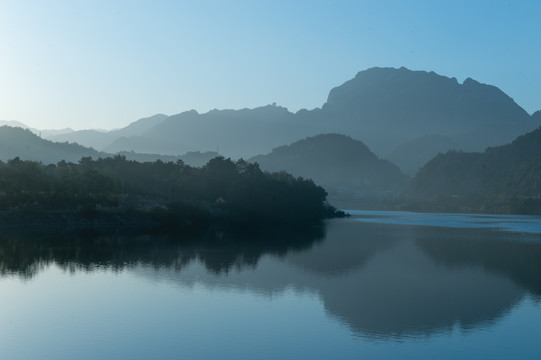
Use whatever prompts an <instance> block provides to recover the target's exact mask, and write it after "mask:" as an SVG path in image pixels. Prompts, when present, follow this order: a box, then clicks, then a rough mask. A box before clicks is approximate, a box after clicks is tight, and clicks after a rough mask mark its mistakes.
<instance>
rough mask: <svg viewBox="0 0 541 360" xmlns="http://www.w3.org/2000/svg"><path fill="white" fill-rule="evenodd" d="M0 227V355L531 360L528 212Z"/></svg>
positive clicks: (536, 276)
mask: <svg viewBox="0 0 541 360" xmlns="http://www.w3.org/2000/svg"><path fill="white" fill-rule="evenodd" d="M350 213H351V214H352V216H351V217H349V218H346V219H336V220H330V221H327V222H326V223H325V226H323V227H316V228H310V229H306V230H304V231H302V232H301V231H298V230H287V229H282V230H276V231H272V232H268V231H267V232H262V233H258V234H242V235H241V234H230V233H224V232H220V231H214V232H211V234H208V235H205V236H200V237H195V238H191V237H189V238H188V237H183V236H180V235H171V234H158V235H136V234H132V235H130V234H117V235H110V234H109V235H107V234H105V235H104V234H101V235H100V234H60V235H47V234H39V233H32V234H25V235H20V234H14V233H6V232H4V233H2V235H0V359H14V360H19V359H20V360H24V359H42V360H43V359H55V360H59V359H149V358H154V359H180V358H182V359H212V358H216V359H218V358H219V359H255V358H258V359H303V358H305V359H331V358H336V359H360V358H367V359H393V358H401V359H408V358H411V359H434V358H437V359H510V358H520V359H540V358H541V345H540V342H539V339H540V334H541V218H540V217H534V216H497V215H464V214H416V213H407V212H375V211H374V212H370V211H350Z"/></svg>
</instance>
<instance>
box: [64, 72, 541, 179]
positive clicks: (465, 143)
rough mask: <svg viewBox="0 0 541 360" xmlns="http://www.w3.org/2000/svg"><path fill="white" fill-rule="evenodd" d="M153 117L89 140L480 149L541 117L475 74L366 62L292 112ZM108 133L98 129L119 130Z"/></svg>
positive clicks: (222, 147) (151, 148)
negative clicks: (320, 137)
mask: <svg viewBox="0 0 541 360" xmlns="http://www.w3.org/2000/svg"><path fill="white" fill-rule="evenodd" d="M151 124H152V122H150V123H149V124H148V125H149V126H148V127H147V128H145V129H146V131H141V130H139V131H138V133H135V132H131V133H128V134H123V135H122V137H121V138H118V137H117V138H115V139H114V140H113V141H111V145H109V146H106V147H103V148H100V147H99V146H97V145H98V144H97V143H96V144H94V145H96V147H97V148H100V149H104V150H106V151H109V152H118V151H131V150H133V151H135V152H146V153H149V152H150V153H163V154H180V153H184V152H186V151H209V150H216V151H218V152H220V153H222V154H224V155H225V156H231V157H234V158H238V157H249V156H252V155H253V154H262V153H267V152H269V151H271V150H272V149H273V148H275V147H277V146H280V145H282V144H286V143H291V142H293V141H296V140H298V139H300V138H304V137H307V136H314V135H317V134H321V133H342V134H347V135H349V136H352V137H354V138H356V139H360V140H361V141H363V142H364V143H365V144H367V146H369V147H370V149H372V151H374V152H375V153H376V154H378V155H379V156H384V155H387V154H389V153H391V152H392V151H393V150H395V148H396V147H397V146H399V145H401V144H404V143H406V142H411V141H415V140H416V139H419V138H422V137H423V136H425V135H440V136H445V137H448V138H449V139H451V141H452V142H454V143H455V144H456V147H457V148H459V149H462V150H467V151H483V150H484V149H485V148H486V147H488V146H497V145H501V144H505V143H507V142H510V141H512V139H514V138H515V137H517V136H519V135H521V134H524V133H526V132H528V131H531V130H533V129H535V128H536V127H538V126H539V125H541V116H539V115H536V116H529V115H528V113H526V111H524V109H522V108H521V107H520V106H519V105H517V104H516V103H515V102H514V101H513V99H511V98H510V97H509V96H507V95H506V94H505V93H503V92H502V91H501V90H499V89H498V88H496V87H494V86H490V85H485V84H481V83H479V82H477V81H475V80H472V79H466V80H465V81H464V82H463V83H462V84H461V83H459V82H458V81H457V80H456V79H455V78H448V77H445V76H440V75H437V74H435V73H434V72H425V71H411V70H408V69H406V68H400V69H394V68H371V69H368V70H365V71H361V72H359V73H358V74H357V75H356V76H355V78H353V79H351V80H349V81H347V82H345V83H344V84H342V85H340V86H338V87H335V88H334V89H332V90H331V91H330V93H329V96H328V99H327V102H326V103H325V104H324V105H323V106H322V108H318V109H314V110H304V109H303V110H300V111H298V112H297V113H295V114H294V113H291V112H289V111H288V110H287V109H285V108H283V107H280V106H276V105H268V106H263V107H259V108H255V109H241V110H212V111H209V112H207V113H204V114H199V113H197V112H196V111H188V112H184V113H181V114H178V115H173V116H169V117H167V118H165V119H163V118H160V119H159V121H156V125H155V126H150V125H151ZM107 134H108V135H103V134H102V135H100V136H105V137H107V136H112V135H114V136H117V135H119V134H120V132H119V131H116V132H109V133H107ZM68 138H69V136H66V137H65V138H62V139H66V140H67V139H68ZM111 138H112V137H111ZM70 141H78V142H81V141H83V140H82V139H80V140H76V139H75V138H73V137H71V138H70ZM85 144H86V145H92V144H90V143H89V142H87V143H85ZM103 144H104V142H102V143H100V146H103ZM411 151H413V150H411ZM419 151H421V152H422V153H421V154H417V155H415V157H418V158H420V159H428V158H431V157H433V156H434V155H436V154H437V152H438V151H441V149H439V148H436V149H434V150H433V151H431V152H427V149H426V148H422V147H421V149H420V150H419ZM419 161H420V160H419ZM423 161H424V160H423ZM408 171H409V170H408Z"/></svg>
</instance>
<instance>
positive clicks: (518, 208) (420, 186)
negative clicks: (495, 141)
mask: <svg viewBox="0 0 541 360" xmlns="http://www.w3.org/2000/svg"><path fill="white" fill-rule="evenodd" d="M408 195H409V198H405V199H409V202H410V206H412V204H414V203H417V206H420V207H424V209H423V210H437V209H438V208H439V209H441V210H445V209H446V208H447V209H448V210H452V211H468V210H469V211H483V212H503V213H527V214H541V128H539V129H537V130H535V131H532V132H530V133H528V134H526V135H523V136H520V137H518V138H517V139H516V140H515V141H513V142H512V143H511V144H508V145H504V146H498V147H494V148H488V149H487V150H486V151H485V152H484V153H466V152H458V151H451V152H448V153H446V154H440V155H438V156H436V157H435V158H434V159H432V160H431V161H430V162H429V163H428V164H426V165H425V166H424V167H423V168H422V169H421V170H420V171H419V173H418V174H417V176H416V177H415V178H414V179H413V181H412V184H411V186H410V188H409V190H408Z"/></svg>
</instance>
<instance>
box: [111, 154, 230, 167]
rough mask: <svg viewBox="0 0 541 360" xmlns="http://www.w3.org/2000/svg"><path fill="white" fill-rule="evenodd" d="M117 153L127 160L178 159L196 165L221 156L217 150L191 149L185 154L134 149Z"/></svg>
mask: <svg viewBox="0 0 541 360" xmlns="http://www.w3.org/2000/svg"><path fill="white" fill-rule="evenodd" d="M116 154H117V155H121V156H124V157H126V159H127V160H135V161H138V162H154V161H156V160H161V161H164V162H177V161H178V160H182V161H183V162H184V163H185V164H186V165H189V166H194V167H201V166H203V165H205V164H206V163H208V162H209V160H211V159H214V158H215V157H218V156H220V154H218V153H217V152H215V151H207V152H199V151H189V152H187V153H186V154H184V155H159V154H139V153H136V152H133V151H121V152H118V153H116Z"/></svg>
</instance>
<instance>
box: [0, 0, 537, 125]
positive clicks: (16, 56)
mask: <svg viewBox="0 0 541 360" xmlns="http://www.w3.org/2000/svg"><path fill="white" fill-rule="evenodd" d="M540 19H541V1H538V0H532V1H520V0H518V1H497V0H492V1H475V0H469V1H462V0H456V1H433V0H431V1H407V0H401V1H385V0H378V1H364V0H357V1H339V0H334V1H318V0H310V1H301V0H299V1H294V0H289V1H282V0H273V1H270V0H269V1H263V0H249V1H235V0H229V1H204V0H198V1H182V0H173V1H166V0H153V1H136V0H130V1H120V0H119V1H114V0H105V1H102V0H88V1H78V0H48V1H42V0H36V1H30V0H13V1H12V0H0V120H15V121H20V122H22V123H25V124H27V125H29V126H32V127H35V128H38V129H59V128H65V127H71V128H73V129H85V128H102V129H112V128H119V127H123V126H126V125H128V124H129V123H130V122H132V121H135V120H137V119H139V118H143V117H146V116H151V115H153V114H156V113H163V114H167V115H173V114H177V113H180V112H182V111H187V110H191V109H195V110H197V111H199V112H206V111H208V110H211V109H215V108H217V109H240V108H246V107H248V108H253V107H257V106H263V105H267V104H271V103H274V102H275V103H276V104H278V105H281V106H284V107H287V108H288V109H289V110H291V111H297V110H299V109H302V108H306V109H312V108H315V107H321V106H322V105H323V103H324V102H325V101H326V98H327V95H328V93H329V91H330V90H331V89H332V88H333V87H336V86H339V85H340V84H342V83H344V82H345V81H347V80H349V79H351V78H353V77H354V76H355V74H356V73H357V72H359V71H362V70H365V69H367V68H370V67H374V66H378V67H401V66H405V67H407V68H409V69H412V70H426V71H435V72H436V73H438V74H440V75H445V76H448V77H456V78H457V79H458V81H460V82H462V81H463V80H464V79H466V78H468V77H471V78H473V79H475V80H477V81H479V82H482V83H487V84H491V85H495V86H497V87H499V88H500V89H502V90H503V91H504V92H505V93H507V94H508V95H509V96H511V97H512V98H513V99H514V100H515V101H516V102H517V103H518V104H519V105H520V106H522V107H523V108H524V109H526V111H528V112H529V113H532V112H534V111H537V110H541V66H540V64H541V46H540V41H541V40H540V39H541V37H540V36H541V26H540V24H541V20H540Z"/></svg>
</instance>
